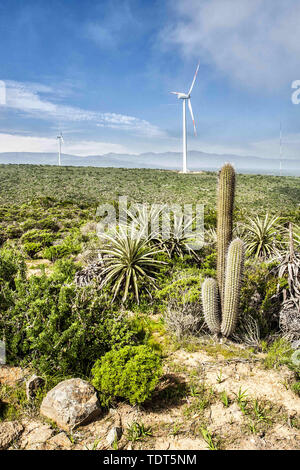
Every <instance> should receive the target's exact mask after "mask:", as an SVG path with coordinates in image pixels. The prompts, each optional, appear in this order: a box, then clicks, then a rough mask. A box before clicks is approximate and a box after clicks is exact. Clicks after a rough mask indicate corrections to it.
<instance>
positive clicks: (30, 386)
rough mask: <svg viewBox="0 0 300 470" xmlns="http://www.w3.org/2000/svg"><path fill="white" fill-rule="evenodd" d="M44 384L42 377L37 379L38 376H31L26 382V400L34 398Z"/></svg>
mask: <svg viewBox="0 0 300 470" xmlns="http://www.w3.org/2000/svg"><path fill="white" fill-rule="evenodd" d="M44 383H45V380H44V379H43V377H39V376H38V375H35V374H33V375H32V376H31V377H30V378H29V379H28V380H27V381H26V397H27V400H32V399H33V398H35V396H36V393H37V391H38V389H39V388H40V387H42V386H43V385H44Z"/></svg>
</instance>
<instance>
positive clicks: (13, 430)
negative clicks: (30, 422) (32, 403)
mask: <svg viewBox="0 0 300 470" xmlns="http://www.w3.org/2000/svg"><path fill="white" fill-rule="evenodd" d="M23 429H24V428H23V426H22V424H21V423H19V422H18V421H9V422H4V423H0V450H5V449H7V448H8V447H9V446H10V444H11V443H12V442H13V441H14V440H15V439H17V438H18V437H19V436H20V434H21V433H22V431H23Z"/></svg>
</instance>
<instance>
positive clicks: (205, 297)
mask: <svg viewBox="0 0 300 470" xmlns="http://www.w3.org/2000/svg"><path fill="white" fill-rule="evenodd" d="M201 294H202V305H203V313H204V319H205V321H206V324H207V326H208V328H209V329H210V331H211V332H212V333H214V334H218V333H220V329H221V323H220V316H219V305H218V285H217V281H216V280H215V279H212V278H207V279H205V281H204V282H203V284H202V290H201Z"/></svg>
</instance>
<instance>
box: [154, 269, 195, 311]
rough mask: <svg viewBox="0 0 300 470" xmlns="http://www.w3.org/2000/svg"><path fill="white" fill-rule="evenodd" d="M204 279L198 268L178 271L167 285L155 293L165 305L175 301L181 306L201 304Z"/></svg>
mask: <svg viewBox="0 0 300 470" xmlns="http://www.w3.org/2000/svg"><path fill="white" fill-rule="evenodd" d="M203 279H204V278H203V276H202V274H201V271H200V270H199V269H197V268H188V269H184V270H180V271H179V270H178V271H177V270H176V271H175V272H174V273H173V276H172V278H171V279H170V278H169V282H168V283H167V285H164V286H163V287H162V288H161V289H160V290H158V291H157V292H156V293H155V297H156V298H157V299H158V300H160V301H163V302H164V303H165V304H167V303H168V302H169V301H173V300H176V301H177V302H179V303H181V304H183V303H186V302H188V303H194V302H199V299H200V295H201V284H202V281H203ZM165 284H166V283H165Z"/></svg>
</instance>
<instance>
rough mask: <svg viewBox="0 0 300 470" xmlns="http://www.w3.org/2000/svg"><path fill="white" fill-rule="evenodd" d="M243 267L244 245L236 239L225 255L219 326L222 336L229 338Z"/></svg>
mask: <svg viewBox="0 0 300 470" xmlns="http://www.w3.org/2000/svg"><path fill="white" fill-rule="evenodd" d="M243 265H244V243H243V242H242V240H240V239H239V238H236V239H235V240H233V241H232V242H231V243H230V245H229V249H228V253H227V263H226V273H225V287H224V304H223V312H222V324H221V332H222V334H223V335H224V336H230V335H231V334H232V333H233V332H234V329H235V326H236V323H237V319H238V307H239V300H240V286H241V278H242V272H243Z"/></svg>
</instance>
